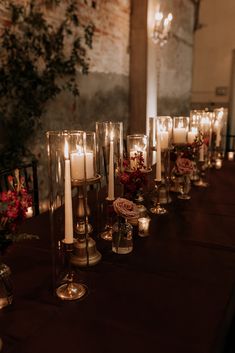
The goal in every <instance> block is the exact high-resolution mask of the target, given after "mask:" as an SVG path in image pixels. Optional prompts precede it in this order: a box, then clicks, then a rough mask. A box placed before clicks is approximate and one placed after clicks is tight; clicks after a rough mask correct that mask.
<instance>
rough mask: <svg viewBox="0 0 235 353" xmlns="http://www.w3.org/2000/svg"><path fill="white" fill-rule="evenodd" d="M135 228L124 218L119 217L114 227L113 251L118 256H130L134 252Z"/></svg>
mask: <svg viewBox="0 0 235 353" xmlns="http://www.w3.org/2000/svg"><path fill="white" fill-rule="evenodd" d="M132 236H133V227H132V225H131V224H130V223H128V222H127V221H126V220H125V219H124V218H122V217H118V221H117V222H116V223H114V225H113V238H112V251H113V252H114V253H116V254H122V255H123V254H129V253H130V252H131V251H132V250H133V239H132Z"/></svg>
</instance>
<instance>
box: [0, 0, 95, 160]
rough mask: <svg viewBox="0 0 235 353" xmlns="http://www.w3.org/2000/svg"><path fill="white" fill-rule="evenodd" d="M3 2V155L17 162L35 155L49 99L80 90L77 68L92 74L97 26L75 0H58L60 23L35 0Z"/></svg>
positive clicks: (0, 84) (0, 93) (0, 109)
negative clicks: (86, 20) (90, 53)
mask: <svg viewBox="0 0 235 353" xmlns="http://www.w3.org/2000/svg"><path fill="white" fill-rule="evenodd" d="M84 1H85V0H84ZM85 2H86V1H85ZM4 4H5V7H6V9H7V10H8V12H9V15H10V21H9V25H8V26H6V27H5V29H4V30H3V33H2V34H1V37H0V123H1V126H0V127H1V129H2V131H3V132H4V134H5V140H6V144H5V148H4V149H3V150H2V152H1V156H0V157H1V162H2V164H3V166H4V167H12V165H13V166H14V165H16V164H19V162H21V161H22V159H24V157H25V156H28V155H30V150H29V148H28V146H29V142H30V141H33V137H34V136H35V132H36V131H37V129H38V128H40V127H41V117H42V115H43V114H44V113H45V111H46V103H47V102H48V101H50V100H52V99H54V98H55V97H56V96H57V95H58V94H59V93H60V92H62V91H64V90H68V91H70V92H71V93H72V95H74V96H78V95H79V87H78V81H77V78H76V72H77V71H80V72H81V73H82V74H87V73H88V69H89V59H88V58H87V51H86V49H87V48H92V38H93V32H94V26H93V25H92V24H86V25H83V24H82V23H81V22H80V20H79V18H78V5H77V1H76V0H67V1H65V0H60V1H59V0H58V1H56V2H54V8H53V11H56V10H59V9H60V13H61V9H64V12H63V16H62V17H61V15H60V16H59V17H58V18H57V23H56V24H55V23H54V22H53V23H52V21H49V19H48V18H47V17H46V16H45V14H44V12H43V8H42V6H41V7H40V6H39V5H38V6H37V5H36V0H29V4H28V6H26V7H24V6H21V5H18V4H14V3H12V1H11V0H5V2H4ZM54 16H55V15H54ZM59 18H61V20H59Z"/></svg>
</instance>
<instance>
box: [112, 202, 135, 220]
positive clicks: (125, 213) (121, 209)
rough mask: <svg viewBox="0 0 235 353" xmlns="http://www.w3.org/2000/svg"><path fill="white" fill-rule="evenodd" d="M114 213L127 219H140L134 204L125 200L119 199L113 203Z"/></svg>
mask: <svg viewBox="0 0 235 353" xmlns="http://www.w3.org/2000/svg"><path fill="white" fill-rule="evenodd" d="M113 208H114V211H115V212H116V213H117V214H118V215H119V216H122V217H124V218H127V219H133V218H138V217H139V210H138V208H137V206H136V205H135V204H134V202H132V201H129V200H127V199H124V198H121V197H119V198H117V199H116V200H115V201H114V202H113Z"/></svg>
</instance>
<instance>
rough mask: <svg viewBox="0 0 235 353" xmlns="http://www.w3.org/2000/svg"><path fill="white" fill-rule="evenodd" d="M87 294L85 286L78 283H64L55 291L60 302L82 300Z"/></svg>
mask: <svg viewBox="0 0 235 353" xmlns="http://www.w3.org/2000/svg"><path fill="white" fill-rule="evenodd" d="M86 292H87V288H86V286H84V285H83V284H79V283H74V282H73V281H71V283H65V284H62V285H61V286H59V287H58V288H57V290H56V294H57V297H59V298H60V299H62V300H77V299H80V298H82V297H83V296H84V295H85V294H86Z"/></svg>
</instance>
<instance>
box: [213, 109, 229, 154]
mask: <svg viewBox="0 0 235 353" xmlns="http://www.w3.org/2000/svg"><path fill="white" fill-rule="evenodd" d="M214 115H215V119H214V124H213V132H214V138H215V141H214V147H215V149H216V150H217V152H218V153H219V155H220V157H221V158H223V157H224V156H225V151H226V142H227V141H226V136H227V120H228V109H227V108H217V109H214ZM228 148H232V146H228Z"/></svg>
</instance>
